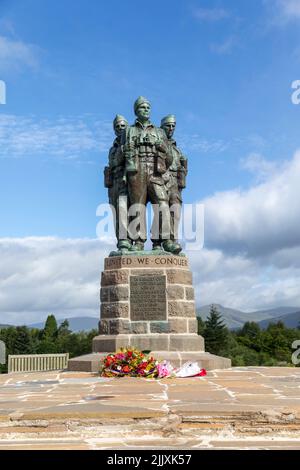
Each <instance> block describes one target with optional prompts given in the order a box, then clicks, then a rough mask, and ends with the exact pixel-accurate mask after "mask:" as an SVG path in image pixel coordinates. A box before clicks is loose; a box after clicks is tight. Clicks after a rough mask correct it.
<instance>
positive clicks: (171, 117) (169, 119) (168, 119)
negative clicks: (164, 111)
mask: <svg viewBox="0 0 300 470" xmlns="http://www.w3.org/2000/svg"><path fill="white" fill-rule="evenodd" d="M168 122H171V123H173V124H176V118H175V116H174V114H168V115H167V116H165V117H163V118H162V120H161V122H160V127H163V126H164V125H165V124H167V123H168Z"/></svg>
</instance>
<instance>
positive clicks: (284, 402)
mask: <svg viewBox="0 0 300 470" xmlns="http://www.w3.org/2000/svg"><path fill="white" fill-rule="evenodd" d="M28 448H30V449H82V450H83V449H128V450H129V449H147V448H149V449H187V448H190V449H192V448H193V449H199V450H200V449H207V448H212V449H222V448H224V449H225V448H226V449H229V448H230V449H231V448H234V449H239V448H244V449H246V448H247V449H248V448H249V449H286V448H291V449H292V448H293V449H299V448H300V368H292V367H291V368H287V367H282V368H279V367H273V368H271V367H269V368H267V367H250V368H245V367H242V368H239V367H237V368H231V369H227V370H214V371H210V372H209V373H208V375H207V376H206V377H197V378H185V379H179V378H175V379H174V378H172V379H162V380H154V379H153V380H152V379H151V380H150V379H138V378H102V377H100V376H99V375H97V374H95V373H86V372H57V371H55V372H40V373H32V374H30V373H25V374H24V373H23V374H22V373H16V374H9V375H6V374H2V375H0V449H28Z"/></svg>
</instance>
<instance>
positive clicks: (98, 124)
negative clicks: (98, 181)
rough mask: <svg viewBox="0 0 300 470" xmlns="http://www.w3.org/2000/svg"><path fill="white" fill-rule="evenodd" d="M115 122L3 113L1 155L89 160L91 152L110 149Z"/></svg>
mask: <svg viewBox="0 0 300 470" xmlns="http://www.w3.org/2000/svg"><path fill="white" fill-rule="evenodd" d="M113 137H114V136H113V131H112V123H111V122H108V121H104V120H102V121H101V120H99V119H97V118H96V117H95V116H94V117H91V116H78V117H60V118H58V119H56V120H49V119H38V118H36V117H34V116H33V117H24V116H15V115H5V114H1V115H0V158H21V157H34V156H44V157H57V158H62V159H79V158H82V159H85V160H87V157H88V156H89V154H90V152H94V151H95V152H97V153H98V152H102V151H103V152H107V149H108V148H109V147H110V146H111V143H112V140H113Z"/></svg>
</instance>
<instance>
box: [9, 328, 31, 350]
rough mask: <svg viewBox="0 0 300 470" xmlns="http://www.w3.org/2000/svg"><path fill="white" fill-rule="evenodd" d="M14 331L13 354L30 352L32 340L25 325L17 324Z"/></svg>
mask: <svg viewBox="0 0 300 470" xmlns="http://www.w3.org/2000/svg"><path fill="white" fill-rule="evenodd" d="M16 333H17V334H16V338H15V343H14V345H13V350H14V352H13V354H30V353H31V350H32V340H31V335H30V331H29V329H28V328H27V326H17V327H16Z"/></svg>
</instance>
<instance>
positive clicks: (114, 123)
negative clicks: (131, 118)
mask: <svg viewBox="0 0 300 470" xmlns="http://www.w3.org/2000/svg"><path fill="white" fill-rule="evenodd" d="M119 122H125V124H126V126H128V121H127V119H125V118H124V116H121V114H117V115H116V117H115V119H114V120H113V125H114V128H115V127H116V125H117V124H118V123H119Z"/></svg>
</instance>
